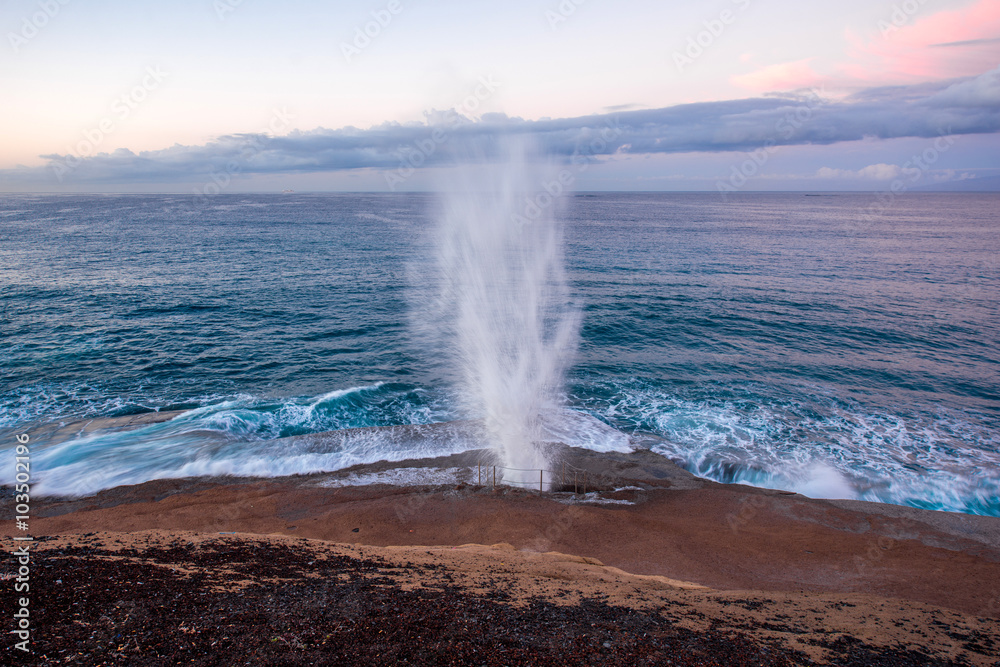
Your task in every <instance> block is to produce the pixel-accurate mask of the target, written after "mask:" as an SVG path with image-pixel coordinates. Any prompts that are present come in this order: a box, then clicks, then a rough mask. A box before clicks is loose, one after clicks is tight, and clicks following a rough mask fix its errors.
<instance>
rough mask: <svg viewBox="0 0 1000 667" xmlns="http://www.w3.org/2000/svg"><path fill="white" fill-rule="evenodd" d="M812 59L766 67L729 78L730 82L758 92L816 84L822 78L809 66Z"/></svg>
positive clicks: (793, 88) (807, 86)
mask: <svg viewBox="0 0 1000 667" xmlns="http://www.w3.org/2000/svg"><path fill="white" fill-rule="evenodd" d="M812 60H813V58H804V59H802V60H795V61H792V62H787V63H778V64H775V65H768V66H767V67H763V68H761V69H758V70H756V71H755V72H750V73H749V74H741V75H738V76H733V77H730V79H729V80H730V82H732V83H733V84H735V85H737V86H740V87H741V88H748V89H750V90H754V91H758V92H767V91H773V90H795V89H798V88H809V87H812V86H815V85H816V84H818V83H819V82H820V81H821V79H822V77H821V76H820V75H819V74H817V73H816V72H815V71H814V70H813V68H812V65H811V64H810V63H811V62H812Z"/></svg>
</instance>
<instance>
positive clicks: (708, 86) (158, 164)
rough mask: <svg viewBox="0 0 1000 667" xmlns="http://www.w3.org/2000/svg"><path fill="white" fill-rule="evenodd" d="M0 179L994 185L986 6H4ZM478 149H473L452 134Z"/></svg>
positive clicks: (999, 161)
mask: <svg viewBox="0 0 1000 667" xmlns="http://www.w3.org/2000/svg"><path fill="white" fill-rule="evenodd" d="M0 37H2V40H0V41H2V43H0V95H2V100H3V104H2V105H0V191H4V192H19V191H26V192H184V193H194V194H204V195H208V194H213V193H215V192H222V191H226V192H244V191H247V192H256V191H262V192H267V191H281V190H284V189H294V190H296V191H386V192H388V191H397V192H398V191H408V190H424V189H428V188H431V187H433V184H434V183H436V182H440V179H441V177H442V175H445V177H446V175H447V173H448V170H450V169H454V168H455V167H454V165H455V164H456V161H457V160H458V161H460V160H461V159H462V158H463V156H467V155H468V154H469V151H470V150H473V152H476V153H477V155H479V156H480V157H482V156H483V155H486V156H489V155H491V154H492V153H491V151H493V150H494V149H493V147H495V145H496V143H497V142H498V141H502V138H504V137H509V136H514V137H520V138H521V139H522V140H526V141H528V142H529V143H530V145H531V146H533V147H534V149H535V151H536V152H537V154H538V155H539V156H540V158H539V159H544V160H547V161H548V163H550V164H555V165H557V166H558V165H561V169H563V172H564V173H565V174H568V178H567V183H568V184H569V185H571V186H572V187H573V188H575V189H577V190H671V191H674V190H676V191H691V190H711V191H715V190H718V191H722V192H729V191H756V190H779V191H780V190H841V191H843V190H871V191H883V190H890V189H894V190H910V189H913V190H916V189H926V188H935V187H943V188H972V189H998V184H1000V0H890V1H883V0H840V1H839V2H837V3H817V2H791V1H787V0H786V1H779V0H711V1H707V2H696V3H695V2H671V1H669V0H667V1H664V0H659V1H656V2H654V1H651V0H615V2H611V1H610V0H539V1H530V0H509V1H508V2H504V3H498V2H486V1H483V0H462V1H461V2H459V1H457V0H455V1H452V0H442V1H433V0H372V1H369V0H363V1H358V2H336V3H334V2H319V1H315V2H308V1H306V0H292V1H287V2H281V3H278V2H273V1H271V2H268V1H266V0H173V1H172V2H170V3H164V2H151V1H147V0H130V1H128V2H126V1H124V0H122V1H116V0H106V1H102V0H91V1H89V2H84V1H83V0H8V1H7V2H5V3H4V6H3V9H2V10H0ZM470 146H472V147H475V148H474V149H470V148H469V147H470Z"/></svg>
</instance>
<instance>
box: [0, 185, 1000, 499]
mask: <svg viewBox="0 0 1000 667" xmlns="http://www.w3.org/2000/svg"><path fill="white" fill-rule="evenodd" d="M873 200H874V195H872V194H824V195H822V196H819V195H808V194H802V193H795V194H764V193H746V194H730V195H729V196H728V197H726V199H723V198H721V197H720V196H719V195H717V194H714V193H698V194H695V193H692V194H635V193H595V194H578V195H576V196H572V197H567V198H566V199H565V200H564V201H562V202H561V204H560V206H559V207H558V210H557V211H556V216H557V218H558V220H559V221H560V223H561V225H562V228H563V236H564V255H565V276H566V283H567V285H568V293H569V295H568V298H569V299H570V300H571V301H572V302H573V304H574V307H575V308H577V309H578V310H579V312H580V315H581V318H582V319H581V324H580V332H579V345H578V349H577V351H576V354H575V356H574V357H573V358H572V360H571V362H572V363H571V364H570V366H569V368H568V370H567V372H566V378H565V383H564V386H562V387H559V388H558V391H559V392H560V393H561V395H562V401H563V403H564V404H565V406H566V407H567V408H568V409H569V410H570V411H571V412H572V413H573V414H575V415H577V416H578V417H579V421H580V423H581V424H585V425H588V426H585V427H582V428H581V430H580V433H584V434H590V435H589V436H587V437H581V438H580V440H579V441H578V442H571V443H569V444H579V445H582V446H589V447H592V448H597V449H600V448H602V447H605V448H612V449H613V448H621V447H622V442H623V439H622V438H614V437H607V433H608V432H613V433H617V434H626V435H628V436H631V437H632V439H633V444H636V445H637V446H643V447H649V448H651V449H652V450H653V451H655V452H657V453H660V454H662V455H663V456H665V457H668V458H670V459H672V460H674V461H677V462H678V463H680V464H681V465H683V466H684V467H685V468H687V469H688V470H690V471H691V472H693V473H695V474H697V475H699V476H702V477H706V478H709V479H714V480H717V481H720V482H727V483H730V482H739V483H744V484H752V485H756V486H763V487H771V488H781V489H788V490H793V491H798V492H801V493H803V494H805V495H809V496H813V497H824V498H855V499H861V500H870V501H878V502H886V503H895V504H901V505H909V506H914V507H921V508H927V509H939V510H948V511H957V512H967V513H973V514H985V515H992V516H1000V318H998V296H1000V262H998V257H1000V195H996V194H973V193H961V194H931V193H926V194H916V193H912V194H904V195H898V196H896V197H894V198H893V199H892V201H891V203H890V204H889V205H888V206H886V207H885V210H884V212H882V213H881V214H879V215H877V216H874V217H871V216H869V215H868V213H869V207H870V205H871V204H872V202H873ZM438 215H439V202H438V199H437V197H436V196H435V195H433V194H396V195H388V194H386V195H382V194H292V193H288V194H281V195H279V194H266V195H248V194H220V195H217V196H214V197H210V198H208V199H207V200H205V201H200V202H199V201H195V200H193V199H192V198H191V197H189V196H183V195H139V194H136V195H0V341H2V356H0V450H2V451H4V452H5V453H10V452H11V451H12V450H13V448H14V445H15V444H16V441H15V439H14V436H15V434H18V433H22V432H25V431H27V430H29V429H32V428H36V427H38V426H39V425H42V424H50V423H53V422H58V423H67V424H68V423H71V422H74V421H77V420H83V419H90V418H94V417H116V416H123V415H133V414H141V413H146V412H150V411H166V410H186V411H187V412H185V413H184V414H183V415H181V416H180V417H178V418H177V419H173V420H171V421H167V422H163V423H157V424H150V425H147V426H143V427H141V428H137V429H133V430H129V431H124V432H114V433H87V434H81V435H79V436H78V437H72V438H69V439H68V440H64V441H61V442H46V441H45V440H44V438H43V439H39V440H33V441H32V449H31V465H32V480H33V485H34V487H33V488H34V491H35V492H36V493H49V494H84V493H91V492H94V491H97V490H99V489H102V488H107V487H111V486H116V485H120V484H132V483H138V482H142V481H146V480H149V479H156V478H163V477H180V476H190V475H224V474H246V475H264V476H271V475H283V474H292V473H308V472H314V471H318V470H335V469H340V468H343V467H346V466H350V465H354V464H356V463H364V462H370V461H374V460H379V459H388V460H399V459H403V458H407V457H410V456H435V455H440V454H446V453H451V451H453V450H454V451H457V450H461V449H462V448H467V447H470V446H472V445H470V443H468V442H463V441H454V442H436V443H435V442H430V443H428V442H423V443H422V444H420V445H419V447H417V446H416V445H414V446H413V447H410V446H409V445H407V444H406V443H405V442H401V441H399V440H398V439H392V438H385V439H381V440H380V439H379V438H378V437H369V438H367V439H364V440H363V441H361V440H359V441H357V442H354V443H353V444H351V443H350V442H348V443H346V444H343V445H342V446H339V447H338V448H337V449H335V450H332V451H322V452H317V451H315V450H309V451H305V450H303V451H298V450H296V449H295V447H294V446H293V445H290V444H289V443H295V442H298V441H299V440H297V439H292V440H280V439H281V438H285V437H287V436H298V435H307V434H311V433H320V432H324V431H331V430H339V429H349V428H356V427H368V426H399V425H411V424H430V423H435V422H444V421H450V420H456V419H461V418H465V417H468V416H469V415H468V414H466V412H467V411H466V410H464V409H463V407H462V406H463V405H464V403H463V400H462V396H461V395H460V392H461V390H460V389H459V388H457V387H456V385H455V383H453V382H451V381H449V374H448V369H447V368H444V367H443V363H442V358H441V355H439V354H436V353H435V351H434V350H433V349H432V347H431V346H429V345H428V344H427V341H426V340H425V339H424V338H425V332H422V329H421V327H420V326H414V323H415V322H420V321H421V319H422V317H423V314H424V313H423V312H422V310H421V309H422V308H423V307H425V305H426V304H425V303H424V302H422V301H421V300H420V298H418V297H419V295H420V294H422V293H423V292H422V287H424V285H422V283H423V282H424V281H431V280H433V277H432V276H433V275H434V272H433V270H432V267H431V266H430V262H431V259H430V258H432V257H433V256H434V255H435V248H434V243H435V236H434V234H433V230H434V229H435V228H436V222H437V217H438ZM595 433H596V434H598V435H597V436H594V434H595ZM571 437H572V436H571ZM8 460H9V464H5V465H3V466H0V482H2V483H4V484H10V483H12V482H13V480H14V475H15V470H14V461H13V455H12V454H11V455H10V456H9V457H8Z"/></svg>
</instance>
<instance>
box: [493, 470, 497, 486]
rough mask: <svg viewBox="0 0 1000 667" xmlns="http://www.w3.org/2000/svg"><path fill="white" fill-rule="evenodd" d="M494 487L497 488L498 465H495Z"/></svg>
mask: <svg viewBox="0 0 1000 667" xmlns="http://www.w3.org/2000/svg"><path fill="white" fill-rule="evenodd" d="M493 488H494V489H495V488H497V467H496V466H493Z"/></svg>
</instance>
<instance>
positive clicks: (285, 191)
mask: <svg viewBox="0 0 1000 667" xmlns="http://www.w3.org/2000/svg"><path fill="white" fill-rule="evenodd" d="M291 192H295V190H282V191H281V194H286V193H291Z"/></svg>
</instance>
